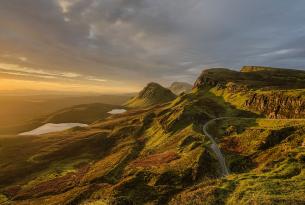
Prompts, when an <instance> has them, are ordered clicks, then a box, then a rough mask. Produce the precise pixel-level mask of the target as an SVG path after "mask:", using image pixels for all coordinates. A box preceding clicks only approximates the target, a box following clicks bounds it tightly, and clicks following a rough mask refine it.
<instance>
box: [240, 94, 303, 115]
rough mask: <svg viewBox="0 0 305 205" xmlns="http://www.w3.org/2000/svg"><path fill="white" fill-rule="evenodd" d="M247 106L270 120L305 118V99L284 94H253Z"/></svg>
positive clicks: (247, 101) (246, 103)
mask: <svg viewBox="0 0 305 205" xmlns="http://www.w3.org/2000/svg"><path fill="white" fill-rule="evenodd" d="M245 106H246V107H248V108H249V109H252V110H255V111H259V112H261V113H263V114H265V115H267V116H268V117H269V118H302V117H304V116H305V99H304V98H302V96H296V97H294V96H288V95H286V94H285V93H284V92H274V93H272V94H270V95H268V94H257V93H255V94H252V95H250V97H249V99H248V100H246V102H245Z"/></svg>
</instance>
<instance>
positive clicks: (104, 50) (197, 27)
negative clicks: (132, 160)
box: [0, 0, 305, 86]
mask: <svg viewBox="0 0 305 205" xmlns="http://www.w3.org/2000/svg"><path fill="white" fill-rule="evenodd" d="M304 7H305V2H304V1H303V0H295V1H294V2H293V3H291V2H288V1H287V0H269V1H265V0H256V1H250V0H232V1H227V0H218V1H215V0H189V1H185V0H166V1H164V0H154V1H151V0H41V1H36V0H27V1H20V0H2V1H1V2H0V27H1V28H2V29H1V30H0V56H4V55H10V57H6V58H4V57H3V58H1V62H2V64H3V63H6V64H18V65H19V67H17V68H16V67H14V69H10V71H9V72H18V73H27V74H31V75H33V74H36V75H44V76H55V77H56V78H68V79H80V78H82V79H83V80H86V81H92V82H93V81H94V82H96V83H98V82H100V83H104V84H109V86H110V84H113V85H118V86H119V85H128V86H139V85H141V86H142V85H143V84H145V83H147V82H149V81H160V83H168V81H171V80H176V79H177V80H183V81H194V80H195V79H196V77H197V75H198V73H200V71H201V70H202V69H203V68H207V67H215V66H216V67H230V68H235V69H238V68H239V67H241V66H243V65H245V64H247V65H249V64H253V65H266V66H277V67H293V68H305V66H304V65H305V58H304V56H305V50H304V48H303V45H304V43H305V36H304V33H305V26H304V21H305V14H304V11H303V10H304V9H303V8H304ZM21 57H22V58H21ZM22 59H23V60H22ZM20 61H21V62H20ZM37 68H42V69H37ZM20 69H21V70H20ZM31 69H35V70H31ZM6 72H8V70H6ZM90 76H93V77H90ZM101 76H102V77H101ZM106 79H107V80H106Z"/></svg>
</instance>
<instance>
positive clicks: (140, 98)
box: [126, 82, 176, 107]
mask: <svg viewBox="0 0 305 205" xmlns="http://www.w3.org/2000/svg"><path fill="white" fill-rule="evenodd" d="M175 98H176V95H175V94H174V93H172V91H170V90H169V89H167V88H164V87H162V86H161V85H160V84H158V83H155V82H151V83H148V84H147V85H146V86H145V88H143V90H141V92H139V94H138V95H137V96H136V97H134V98H132V99H131V100H129V101H128V102H127V103H126V106H128V107H147V106H151V105H155V104H160V103H165V102H169V101H171V100H173V99H175Z"/></svg>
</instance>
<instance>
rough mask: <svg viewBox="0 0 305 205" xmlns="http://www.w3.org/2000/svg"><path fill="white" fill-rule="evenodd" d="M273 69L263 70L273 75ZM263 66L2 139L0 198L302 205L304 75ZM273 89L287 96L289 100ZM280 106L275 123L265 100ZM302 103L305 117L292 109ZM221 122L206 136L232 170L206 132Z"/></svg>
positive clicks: (211, 76)
mask: <svg viewBox="0 0 305 205" xmlns="http://www.w3.org/2000/svg"><path fill="white" fill-rule="evenodd" d="M275 70H277V69H263V72H264V73H265V75H266V76H268V75H269V76H272V75H273V74H274V73H276V71H275ZM256 72H261V69H259V71H258V70H257V69H254V70H253V71H249V70H247V72H245V70H244V71H243V72H237V71H231V70H228V69H211V70H206V71H204V72H203V74H202V75H201V76H200V77H199V78H198V80H197V82H196V86H195V88H194V89H193V91H192V92H191V93H188V94H182V95H180V96H178V97H176V98H175V99H174V100H172V101H170V102H168V103H164V104H159V105H156V106H151V107H146V108H141V109H140V108H138V109H132V110H129V111H128V112H126V113H123V114H120V115H115V116H112V117H108V118H106V119H103V120H99V121H96V122H95V123H93V124H91V125H90V126H89V127H86V128H74V129H70V130H66V131H63V132H58V133H50V134H46V135H41V136H39V137H31V136H28V137H16V136H15V137H14V136H2V137H0V167H1V169H0V202H1V201H2V202H3V204H33V205H36V204H37V205H40V204H58V205H59V204H61V205H62V204H67V205H68V204H136V205H137V204H139V205H140V204H141V205H142V204H171V205H178V204H179V205H180V204H190V205H191V204H192V205H194V204H195V205H202V204H217V205H218V204H229V205H235V204H241V205H246V204H266V205H275V204H304V203H305V197H304V196H305V188H304V187H305V186H304V180H305V157H304V156H305V134H304V133H305V120H303V119H294V118H295V117H296V116H299V117H300V118H301V117H302V118H304V116H303V115H302V112H301V111H302V109H303V107H302V106H303V104H298V103H299V102H298V103H296V102H295V101H292V100H291V99H292V98H294V97H296V96H297V97H298V98H299V100H300V102H303V101H302V99H303V98H304V92H303V91H302V86H301V84H298V83H296V84H293V83H292V82H293V81H292V80H290V78H295V77H298V79H299V81H302V80H305V78H304V79H303V78H302V75H303V72H302V71H288V70H284V71H279V72H280V73H281V72H284V73H285V75H286V78H284V73H283V74H278V76H276V77H274V80H271V81H272V82H266V80H264V79H261V78H260V77H257V74H252V73H256ZM298 72H300V73H299V75H297V73H298ZM272 73H273V74H272ZM260 75H263V74H261V73H259V75H258V76H260ZM280 76H282V77H280ZM277 78H281V81H282V86H281V85H280V84H278V81H277ZM247 79H248V80H247ZM249 79H252V81H249ZM285 79H286V80H285ZM286 82H287V83H286ZM289 86H290V87H289ZM157 87H159V86H157ZM296 87H297V88H298V89H295V88H296ZM267 89H268V90H267ZM144 90H145V89H144ZM270 92H274V93H277V92H283V95H285V97H284V98H283V99H285V100H284V101H280V100H277V98H276V99H274V98H273V95H270ZM145 93H146V92H144V93H141V94H139V96H146V94H145ZM148 93H149V92H148ZM252 94H256V95H264V96H269V98H266V97H263V98H262V99H263V101H262V102H263V104H262V108H260V106H254V104H255V102H257V100H253V101H251V103H253V107H252V106H250V105H252V104H251V103H250V101H248V100H249V99H252V98H251V96H252ZM290 97H291V98H290ZM271 102H272V103H271ZM249 103H250V104H249ZM276 103H279V104H280V105H281V106H282V107H281V109H280V110H279V112H278V115H277V116H274V117H277V119H268V118H266V116H269V115H268V113H267V111H268V109H266V110H265V109H263V108H264V106H266V107H267V108H271V107H272V106H273V104H276ZM285 103H286V104H285ZM294 109H298V110H300V113H299V114H298V115H297V114H291V115H286V114H285V113H286V111H287V113H291V112H294ZM279 116H281V117H282V118H283V117H285V118H287V119H278V118H279ZM223 117H227V118H223ZM216 118H219V120H217V121H213V123H209V124H208V126H207V132H208V133H209V134H210V135H212V136H213V137H214V139H215V142H216V143H217V145H218V147H219V148H220V150H221V152H222V153H223V156H224V158H225V161H226V165H227V167H228V169H229V171H230V174H229V175H227V176H223V174H222V172H221V166H220V163H219V161H218V157H217V154H216V153H215V151H214V150H215V149H213V146H211V143H213V142H211V140H210V139H209V137H208V136H205V134H204V132H203V129H202V128H203V126H204V125H207V124H206V123H207V122H211V120H212V119H216ZM16 153H18V154H16Z"/></svg>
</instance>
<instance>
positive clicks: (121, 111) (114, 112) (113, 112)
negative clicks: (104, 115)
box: [108, 109, 127, 115]
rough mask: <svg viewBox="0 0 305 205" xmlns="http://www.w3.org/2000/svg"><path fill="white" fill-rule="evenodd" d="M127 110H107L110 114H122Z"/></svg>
mask: <svg viewBox="0 0 305 205" xmlns="http://www.w3.org/2000/svg"><path fill="white" fill-rule="evenodd" d="M126 111H127V110H125V109H113V110H111V111H110V112H108V113H109V114H112V115H117V114H122V113H124V112H126Z"/></svg>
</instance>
